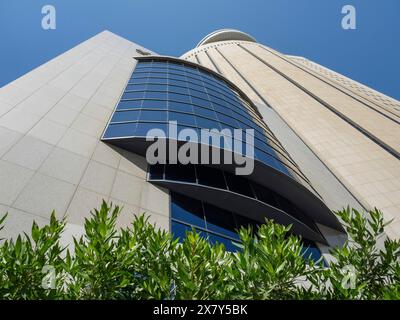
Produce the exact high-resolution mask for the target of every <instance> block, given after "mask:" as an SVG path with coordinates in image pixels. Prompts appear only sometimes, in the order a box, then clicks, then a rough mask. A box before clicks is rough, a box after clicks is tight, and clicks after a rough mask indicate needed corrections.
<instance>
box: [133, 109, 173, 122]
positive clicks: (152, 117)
mask: <svg viewBox="0 0 400 320" xmlns="http://www.w3.org/2000/svg"><path fill="white" fill-rule="evenodd" d="M140 120H141V121H167V111H159V110H156V111H152V110H142V111H141V112H140Z"/></svg>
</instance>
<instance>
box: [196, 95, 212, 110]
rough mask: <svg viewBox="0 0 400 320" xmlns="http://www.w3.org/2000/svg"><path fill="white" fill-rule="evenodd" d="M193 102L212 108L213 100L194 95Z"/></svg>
mask: <svg viewBox="0 0 400 320" xmlns="http://www.w3.org/2000/svg"><path fill="white" fill-rule="evenodd" d="M192 103H193V104H196V105H199V106H202V107H206V108H212V105H211V102H210V101H208V100H204V99H200V98H197V97H194V96H192Z"/></svg>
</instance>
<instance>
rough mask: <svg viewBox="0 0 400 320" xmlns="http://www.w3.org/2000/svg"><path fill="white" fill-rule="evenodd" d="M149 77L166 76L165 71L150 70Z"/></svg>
mask: <svg viewBox="0 0 400 320" xmlns="http://www.w3.org/2000/svg"><path fill="white" fill-rule="evenodd" d="M149 77H157V78H158V77H159V78H167V74H166V73H162V72H158V70H154V71H153V70H152V72H150V73H149Z"/></svg>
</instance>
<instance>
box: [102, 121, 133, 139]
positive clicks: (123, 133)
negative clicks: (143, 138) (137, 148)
mask: <svg viewBox="0 0 400 320" xmlns="http://www.w3.org/2000/svg"><path fill="white" fill-rule="evenodd" d="M135 129H136V123H119V124H110V125H109V126H108V128H107V131H106V133H105V136H104V137H105V138H117V137H131V136H133V135H134V133H135Z"/></svg>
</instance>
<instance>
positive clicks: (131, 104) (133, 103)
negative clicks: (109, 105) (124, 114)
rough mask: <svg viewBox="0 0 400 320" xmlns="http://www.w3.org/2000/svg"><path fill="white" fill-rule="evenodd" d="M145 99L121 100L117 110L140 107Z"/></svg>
mask: <svg viewBox="0 0 400 320" xmlns="http://www.w3.org/2000/svg"><path fill="white" fill-rule="evenodd" d="M142 102H143V100H127V101H120V102H119V103H118V106H117V110H121V109H139V108H141V106H142Z"/></svg>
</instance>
